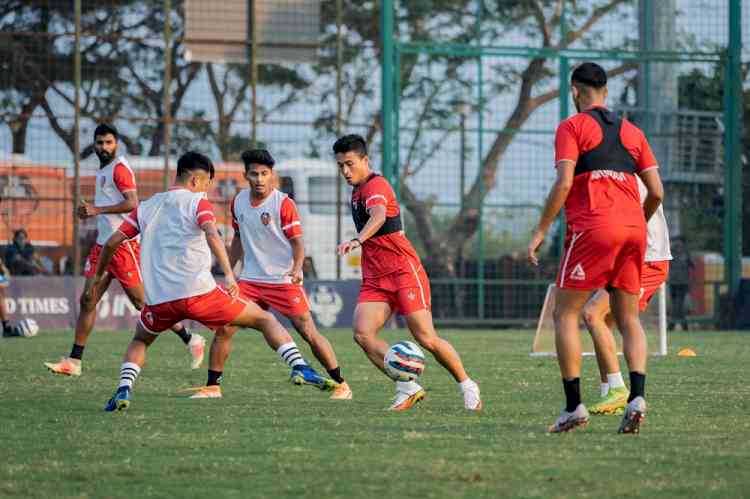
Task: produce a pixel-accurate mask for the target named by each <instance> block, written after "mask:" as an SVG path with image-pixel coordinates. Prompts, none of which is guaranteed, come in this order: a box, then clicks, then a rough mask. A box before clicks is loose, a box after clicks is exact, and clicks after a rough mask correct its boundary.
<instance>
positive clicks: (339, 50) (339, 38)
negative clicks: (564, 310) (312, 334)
mask: <svg viewBox="0 0 750 499" xmlns="http://www.w3.org/2000/svg"><path fill="white" fill-rule="evenodd" d="M341 3H342V0H336V138H339V137H341V128H342V126H341V125H342V123H341V121H342V118H343V116H342V111H343V110H342V103H341V80H342V76H343V75H342V67H343V65H344V54H343V51H344V37H343V33H342V24H343V20H342V11H343V6H342V5H341ZM343 186H344V181H343V180H342V178H341V175H336V241H334V244H338V243H340V242H341V239H342V234H343V231H342V227H341V217H342V209H341V203H342V202H343V199H342V196H341V189H342V188H343ZM336 279H337V280H338V279H341V257H340V256H339V255H336Z"/></svg>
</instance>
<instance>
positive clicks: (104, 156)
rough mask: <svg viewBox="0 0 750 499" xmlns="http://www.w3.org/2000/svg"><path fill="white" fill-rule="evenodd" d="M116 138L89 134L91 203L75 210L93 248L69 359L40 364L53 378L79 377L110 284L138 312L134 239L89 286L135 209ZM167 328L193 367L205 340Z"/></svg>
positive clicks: (105, 131)
mask: <svg viewBox="0 0 750 499" xmlns="http://www.w3.org/2000/svg"><path fill="white" fill-rule="evenodd" d="M117 141H118V134H117V130H116V129H115V127H113V126H111V125H107V124H104V123H102V124H100V125H99V126H97V127H96V129H95V130H94V152H95V153H96V155H97V157H98V158H99V171H98V172H97V173H96V188H95V198H94V205H93V206H92V205H90V204H89V203H87V202H86V201H84V200H82V201H81V205H80V206H79V207H78V218H80V219H81V220H85V219H87V218H91V217H96V228H97V236H96V244H95V245H94V246H93V247H92V248H91V252H90V253H89V256H88V259H87V260H86V267H85V275H86V283H85V285H84V288H83V292H82V293H81V298H80V304H81V309H80V312H79V314H78V321H77V322H76V330H75V339H74V340H73V348H72V350H71V352H70V356H68V357H63V358H62V360H60V362H45V363H44V365H45V366H47V368H48V369H49V370H50V371H51V372H53V373H55V374H63V375H66V376H80V375H81V359H82V358H83V350H84V348H85V346H86V342H87V341H88V338H89V335H91V332H92V331H93V329H94V322H95V321H96V305H97V304H98V303H99V301H100V300H101V299H102V296H104V293H105V292H106V291H107V289H108V288H109V285H110V284H111V283H112V279H117V280H118V281H120V285H121V286H122V289H123V290H124V291H125V294H126V295H127V296H128V298H129V299H130V302H131V303H132V304H133V306H134V307H135V308H137V309H138V310H140V309H142V308H143V303H144V301H143V300H144V293H143V282H142V280H141V271H140V253H139V252H140V247H139V244H138V240H137V239H136V238H135V237H134V238H133V239H130V240H124V241H123V242H122V244H121V245H120V246H118V247H117V251H115V253H114V255H113V257H112V261H111V264H110V265H109V267H107V268H106V269H105V270H106V273H105V274H104V275H103V277H102V279H100V280H99V281H98V282H97V285H96V286H94V282H93V278H94V273H95V271H96V265H97V261H98V259H99V255H100V253H101V251H102V246H103V245H104V243H106V242H107V240H108V239H109V238H110V236H111V235H112V234H113V233H115V232H116V231H117V228H118V227H119V226H120V224H121V223H122V222H123V221H124V220H125V217H126V215H127V214H128V213H130V212H131V211H133V210H134V209H135V208H136V207H137V206H138V193H137V191H136V185H135V175H134V174H133V170H131V169H130V166H129V165H128V162H127V160H126V159H125V157H124V156H118V155H117ZM170 326H172V330H173V331H174V332H175V333H176V334H177V335H178V336H179V337H180V338H181V339H182V341H183V342H184V343H185V345H186V346H187V349H188V353H189V354H190V356H191V358H192V360H191V366H192V368H193V369H197V368H198V367H200V364H201V362H202V361H203V352H204V347H205V344H206V340H205V338H203V337H202V336H200V335H198V334H190V333H189V332H188V331H187V329H185V327H183V326H182V325H181V324H174V325H171V324H170Z"/></svg>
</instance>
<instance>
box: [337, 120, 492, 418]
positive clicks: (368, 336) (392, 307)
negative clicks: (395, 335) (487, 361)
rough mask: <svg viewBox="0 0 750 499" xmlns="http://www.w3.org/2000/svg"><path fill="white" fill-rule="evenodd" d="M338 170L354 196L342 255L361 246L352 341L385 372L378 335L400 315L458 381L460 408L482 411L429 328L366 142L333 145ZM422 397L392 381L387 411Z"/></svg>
mask: <svg viewBox="0 0 750 499" xmlns="http://www.w3.org/2000/svg"><path fill="white" fill-rule="evenodd" d="M333 152H334V154H335V155H336V163H337V165H338V168H339V172H340V173H341V175H342V176H343V177H344V178H345V179H346V181H347V182H348V183H349V185H352V186H354V190H353V192H352V217H353V218H354V225H355V226H356V228H357V231H358V234H357V236H356V237H355V238H354V239H352V240H350V241H345V242H342V243H341V244H339V246H338V247H337V248H336V252H337V253H338V254H339V255H346V254H347V253H349V252H350V251H352V250H353V249H356V248H359V247H361V248H362V286H361V288H360V291H359V300H358V304H357V308H356V309H355V310H354V340H355V341H356V342H357V343H358V344H359V346H360V347H362V349H363V350H364V351H365V354H367V357H368V358H369V359H370V362H372V363H373V364H374V365H375V367H377V368H378V369H380V370H381V371H383V372H385V371H384V369H383V356H384V355H385V353H386V351H387V350H388V344H387V343H386V342H385V341H384V340H383V339H382V338H380V337H379V336H378V332H379V331H380V329H382V327H383V325H384V324H385V323H386V321H387V320H388V319H389V318H390V317H391V314H393V312H397V313H400V314H402V315H404V317H405V319H406V325H407V326H408V328H409V330H410V331H411V334H412V335H413V336H414V339H416V340H417V342H418V343H419V344H420V345H422V347H424V348H426V349H427V350H429V351H430V353H432V355H434V356H435V358H436V359H437V360H438V362H440V364H441V365H442V366H443V367H445V368H446V369H447V370H448V371H449V372H450V373H451V375H452V376H453V378H454V379H455V380H456V381H457V382H458V384H459V385H458V386H459V390H460V391H461V393H462V394H463V399H464V407H465V408H466V409H469V410H473V411H478V410H480V409H481V408H482V400H481V398H480V394H479V386H478V385H477V384H476V383H475V382H474V381H473V380H472V379H471V378H469V376H468V374H466V371H465V370H464V366H463V363H462V362H461V357H459V355H458V353H457V352H456V350H455V349H454V348H453V346H452V345H451V344H450V343H448V342H447V341H446V340H444V339H443V338H440V337H439V336H438V334H437V332H436V331H435V328H434V326H433V324H432V311H431V308H430V307H431V305H430V282H429V280H428V279H427V274H426V273H425V270H424V268H422V263H421V261H420V260H419V256H417V253H416V251H414V248H413V247H412V245H411V243H410V242H409V240H408V239H407V238H406V236H405V235H404V231H403V228H402V225H401V210H400V208H399V205H398V202H397V201H396V196H395V194H394V192H393V189H392V188H391V186H390V184H389V183H388V182H387V181H386V180H385V179H384V178H383V177H382V176H380V175H377V174H375V173H373V172H372V171H371V170H370V159H369V157H368V156H367V144H366V143H365V141H364V139H363V138H362V137H360V136H359V135H346V136H344V137H341V138H340V139H338V140H337V141H336V143H335V144H333ZM424 397H425V391H424V389H423V388H422V387H421V386H420V385H419V384H417V383H416V382H414V381H410V382H396V395H395V396H394V398H393V402H392V403H391V406H390V409H391V410H394V411H403V410H406V409H409V408H411V407H413V406H414V404H416V403H417V402H419V401H421V400H422V399H424Z"/></svg>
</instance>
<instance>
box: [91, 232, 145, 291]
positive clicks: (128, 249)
mask: <svg viewBox="0 0 750 499" xmlns="http://www.w3.org/2000/svg"><path fill="white" fill-rule="evenodd" d="M101 252H102V245H101V244H95V245H94V246H93V247H92V248H91V251H90V252H89V257H88V258H87V259H86V265H85V266H84V268H83V272H84V275H85V276H86V277H94V276H95V275H96V264H97V263H98V262H99V254H100V253H101ZM107 272H109V273H110V274H112V276H113V277H114V278H115V279H117V280H118V281H120V284H121V285H122V287H123V288H134V287H136V286H140V285H142V284H143V280H142V279H141V246H140V245H139V244H138V241H125V242H124V243H122V244H121V245H120V246H118V247H117V249H116V250H115V253H114V254H113V255H112V260H111V261H110V262H109V267H107Z"/></svg>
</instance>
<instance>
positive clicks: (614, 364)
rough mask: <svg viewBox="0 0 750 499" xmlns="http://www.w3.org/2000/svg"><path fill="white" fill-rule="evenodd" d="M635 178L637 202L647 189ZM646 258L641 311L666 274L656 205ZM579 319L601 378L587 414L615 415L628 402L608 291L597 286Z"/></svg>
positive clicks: (662, 223)
mask: <svg viewBox="0 0 750 499" xmlns="http://www.w3.org/2000/svg"><path fill="white" fill-rule="evenodd" d="M636 179H637V180H638V190H639V193H640V196H641V201H645V200H646V196H647V195H648V190H647V189H646V186H645V185H644V184H643V182H642V181H641V179H640V177H636ZM647 228H648V234H647V237H646V243H647V246H646V259H645V262H644V263H643V269H642V270H641V297H640V300H639V301H638V308H639V310H640V311H641V313H642V312H644V311H645V310H646V308H647V307H648V304H649V302H650V301H651V298H652V297H653V296H654V294H655V293H656V292H657V291H658V290H659V288H660V287H661V285H662V284H664V282H665V281H666V280H667V276H668V275H669V261H670V260H672V252H671V251H670V249H669V229H668V228H667V219H666V218H665V217H664V208H663V206H661V205H659V208H657V210H656V212H655V213H654V215H653V216H652V217H651V219H650V220H649V221H648V224H647ZM583 321H584V322H585V323H586V327H587V328H588V330H589V333H590V334H591V339H592V340H593V342H594V351H595V352H596V363H597V365H598V366H599V376H600V379H601V397H602V398H601V400H600V401H599V402H597V403H596V404H595V405H593V406H592V407H591V409H589V412H591V414H619V413H621V412H622V411H623V410H624V409H625V405H626V404H627V401H628V395H629V392H628V389H627V388H626V387H625V382H624V380H623V379H622V373H620V363H619V361H618V360H617V344H616V343H615V338H614V336H613V334H612V328H613V327H614V326H615V320H614V318H613V317H612V309H611V306H610V303H609V293H608V292H607V290H606V289H600V290H598V291H597V292H596V293H594V296H592V297H591V298H590V299H589V301H588V302H587V303H586V305H585V306H584V307H583Z"/></svg>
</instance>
